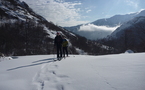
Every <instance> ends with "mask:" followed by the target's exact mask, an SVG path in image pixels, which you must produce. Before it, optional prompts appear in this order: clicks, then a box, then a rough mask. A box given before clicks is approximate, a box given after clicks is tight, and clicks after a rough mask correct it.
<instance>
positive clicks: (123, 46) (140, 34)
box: [103, 16, 145, 52]
mask: <svg viewBox="0 0 145 90" xmlns="http://www.w3.org/2000/svg"><path fill="white" fill-rule="evenodd" d="M144 25H145V16H140V17H136V18H134V19H132V20H130V21H128V22H126V23H124V24H122V25H121V26H120V27H119V28H117V29H116V30H115V31H114V32H113V33H112V34H111V35H110V36H108V37H107V38H106V39H104V41H103V42H105V43H104V44H106V45H109V46H112V47H115V48H118V49H120V50H123V51H125V50H127V49H131V50H133V51H135V52H144V51H145V26H144Z"/></svg>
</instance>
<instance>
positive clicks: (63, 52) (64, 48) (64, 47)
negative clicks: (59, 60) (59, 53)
mask: <svg viewBox="0 0 145 90" xmlns="http://www.w3.org/2000/svg"><path fill="white" fill-rule="evenodd" d="M62 50H63V57H65V47H63V48H62Z"/></svg>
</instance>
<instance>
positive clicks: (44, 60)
mask: <svg viewBox="0 0 145 90" xmlns="http://www.w3.org/2000/svg"><path fill="white" fill-rule="evenodd" d="M54 59H55V58H49V59H43V60H38V61H34V62H32V63H36V64H30V65H25V66H19V67H16V68H12V69H8V70H7V71H11V70H16V69H20V68H25V67H31V66H36V65H41V64H44V63H50V62H55V61H54Z"/></svg>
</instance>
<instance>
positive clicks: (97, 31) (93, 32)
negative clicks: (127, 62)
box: [79, 24, 119, 40]
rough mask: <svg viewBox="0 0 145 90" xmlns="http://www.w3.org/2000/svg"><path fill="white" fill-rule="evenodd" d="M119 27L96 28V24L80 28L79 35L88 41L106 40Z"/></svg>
mask: <svg viewBox="0 0 145 90" xmlns="http://www.w3.org/2000/svg"><path fill="white" fill-rule="evenodd" d="M118 27H119V26H117V27H107V26H96V25H94V24H87V25H82V26H80V29H79V34H80V35H82V36H85V37H86V38H88V39H91V40H96V39H101V38H105V37H107V36H108V35H110V34H111V33H112V32H113V31H114V30H116V29H117V28H118Z"/></svg>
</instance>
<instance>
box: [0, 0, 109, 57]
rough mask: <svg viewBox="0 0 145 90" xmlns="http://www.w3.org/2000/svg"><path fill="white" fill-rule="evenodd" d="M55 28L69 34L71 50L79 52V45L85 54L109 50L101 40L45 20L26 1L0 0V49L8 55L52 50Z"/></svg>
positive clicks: (63, 33)
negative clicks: (87, 37) (94, 39)
mask: <svg viewBox="0 0 145 90" xmlns="http://www.w3.org/2000/svg"><path fill="white" fill-rule="evenodd" d="M56 32H60V33H61V34H62V35H64V36H66V37H67V38H68V41H69V42H70V46H71V47H70V48H69V50H70V53H73V54H74V53H78V52H77V50H78V49H79V50H83V51H84V52H86V53H88V54H99V53H103V52H104V51H106V50H107V51H108V49H106V48H103V47H104V46H103V45H101V44H98V43H96V42H92V41H90V40H87V39H86V38H84V37H81V36H79V35H75V34H73V33H71V32H69V31H67V30H65V29H63V28H62V27H60V26H57V25H54V24H53V22H48V21H47V20H46V19H45V18H43V17H42V16H40V15H38V14H37V13H35V12H34V11H33V10H32V9H31V8H30V7H29V6H28V5H27V4H26V3H25V2H20V1H19V0H0V36H1V38H0V52H2V53H4V54H7V55H28V54H29V55H30V54H52V53H55V51H54V50H53V47H54V45H53V39H54V37H55V36H56ZM98 49H100V50H98ZM102 51H103V52H102ZM104 53H106V52H104ZM107 53H108V52H107Z"/></svg>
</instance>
